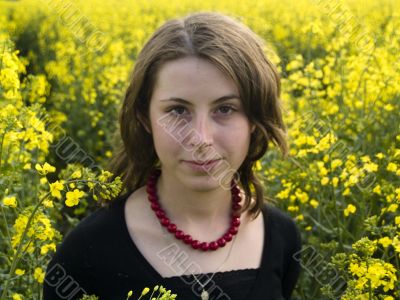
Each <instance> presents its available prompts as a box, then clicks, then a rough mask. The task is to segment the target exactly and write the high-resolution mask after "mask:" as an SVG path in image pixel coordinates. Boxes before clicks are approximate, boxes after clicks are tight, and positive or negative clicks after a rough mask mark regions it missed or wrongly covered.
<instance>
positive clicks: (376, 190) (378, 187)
mask: <svg viewBox="0 0 400 300" xmlns="http://www.w3.org/2000/svg"><path fill="white" fill-rule="evenodd" d="M372 191H373V192H374V193H375V194H378V195H382V189H381V186H380V185H379V184H377V185H376V186H375V187H374V189H373V190H372Z"/></svg>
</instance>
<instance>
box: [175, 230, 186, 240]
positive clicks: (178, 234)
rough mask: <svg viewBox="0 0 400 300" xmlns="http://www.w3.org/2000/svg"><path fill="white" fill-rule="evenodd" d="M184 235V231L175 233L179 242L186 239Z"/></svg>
mask: <svg viewBox="0 0 400 300" xmlns="http://www.w3.org/2000/svg"><path fill="white" fill-rule="evenodd" d="M184 235H185V234H184V233H183V232H182V230H177V231H175V236H176V238H177V239H178V240H180V239H182V238H183V237H184Z"/></svg>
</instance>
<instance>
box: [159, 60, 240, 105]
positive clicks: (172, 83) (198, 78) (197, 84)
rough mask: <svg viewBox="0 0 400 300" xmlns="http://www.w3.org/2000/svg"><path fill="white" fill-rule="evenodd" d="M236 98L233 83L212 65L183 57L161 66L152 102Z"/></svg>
mask: <svg viewBox="0 0 400 300" xmlns="http://www.w3.org/2000/svg"><path fill="white" fill-rule="evenodd" d="M232 93H236V94H238V88H237V86H236V84H235V83H234V81H233V80H232V79H230V78H228V77H227V76H226V75H225V74H224V73H223V72H222V71H220V70H219V69H218V68H217V67H216V66H215V65H214V64H212V62H210V61H208V60H206V59H203V58H199V57H192V56H190V57H184V58H179V59H176V60H173V61H169V62H166V63H165V64H163V65H162V66H161V67H160V69H159V70H158V73H157V78H156V82H155V86H154V90H153V98H155V99H156V100H157V99H160V98H165V97H172V96H173V97H182V98H188V99H199V98H200V97H201V98H203V99H204V98H210V99H211V98H212V99H216V98H218V97H221V96H223V95H225V94H232Z"/></svg>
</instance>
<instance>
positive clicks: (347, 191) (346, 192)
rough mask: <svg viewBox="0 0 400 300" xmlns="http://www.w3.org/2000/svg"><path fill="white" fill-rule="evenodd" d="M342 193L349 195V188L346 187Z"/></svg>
mask: <svg viewBox="0 0 400 300" xmlns="http://www.w3.org/2000/svg"><path fill="white" fill-rule="evenodd" d="M342 195H343V196H347V195H350V189H349V188H346V189H345V190H344V191H343V193H342Z"/></svg>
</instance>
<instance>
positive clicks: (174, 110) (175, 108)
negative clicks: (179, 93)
mask: <svg viewBox="0 0 400 300" xmlns="http://www.w3.org/2000/svg"><path fill="white" fill-rule="evenodd" d="M185 109H186V108H185V107H183V106H179V105H178V106H173V107H171V108H169V109H168V110H167V113H172V114H174V115H177V116H180V115H182V114H183V113H184V111H185Z"/></svg>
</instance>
